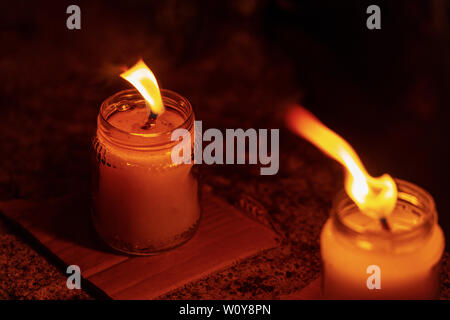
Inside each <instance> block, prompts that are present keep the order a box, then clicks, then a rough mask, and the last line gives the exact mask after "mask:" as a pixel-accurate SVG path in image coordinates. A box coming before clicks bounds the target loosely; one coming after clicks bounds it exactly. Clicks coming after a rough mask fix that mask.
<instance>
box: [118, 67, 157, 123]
mask: <svg viewBox="0 0 450 320" xmlns="http://www.w3.org/2000/svg"><path fill="white" fill-rule="evenodd" d="M120 76H121V77H122V78H124V79H125V80H127V81H128V82H130V83H131V84H132V85H133V86H134V87H135V88H136V89H137V90H138V91H139V93H140V94H141V95H142V96H143V97H144V99H145V101H147V106H148V107H149V108H150V110H149V111H150V112H151V113H153V114H155V115H159V114H161V113H163V112H164V104H163V103H162V99H161V92H160V91H159V87H158V82H157V81H156V77H155V75H154V74H153V72H152V71H151V70H150V68H149V67H147V65H146V64H145V63H144V61H142V60H139V61H138V62H137V63H136V64H135V65H134V66H133V67H131V68H130V69H128V70H127V71H125V72H123V73H122V74H121V75H120Z"/></svg>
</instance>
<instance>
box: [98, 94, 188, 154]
mask: <svg viewBox="0 0 450 320" xmlns="http://www.w3.org/2000/svg"><path fill="white" fill-rule="evenodd" d="M160 92H161V98H162V101H163V104H164V106H165V107H166V108H167V109H173V110H175V111H177V113H179V114H180V115H181V116H182V117H183V122H182V123H180V124H178V125H177V126H175V127H173V128H170V129H167V130H164V131H162V132H157V133H136V132H128V131H126V130H123V129H121V128H118V127H117V126H115V125H113V124H112V123H111V122H110V121H109V120H108V118H109V116H110V115H111V113H108V111H111V110H108V108H111V106H112V105H114V104H120V102H121V100H122V99H125V98H128V99H130V101H135V102H140V101H141V100H142V101H145V100H144V98H143V97H142V96H141V94H140V93H139V91H138V90H136V89H135V88H131V89H126V90H122V91H119V92H117V93H115V94H114V95H112V96H110V97H108V98H107V99H105V100H104V101H103V102H102V104H101V106H100V111H99V114H98V129H100V132H102V134H103V135H104V136H106V138H107V139H108V140H112V142H114V143H116V144H119V145H121V146H123V147H130V146H132V147H137V148H139V147H154V146H157V145H158V144H159V145H162V144H166V143H173V141H171V139H170V138H171V134H172V132H173V131H175V130H177V129H182V128H184V129H187V130H190V129H191V126H192V124H193V118H194V111H193V108H192V105H191V104H190V102H189V100H187V99H186V98H185V97H183V96H182V95H180V94H178V93H177V92H175V91H172V90H168V89H160ZM113 133H114V135H115V136H116V137H112V135H113ZM117 137H120V138H117ZM125 141H126V143H125ZM175 142H176V141H175Z"/></svg>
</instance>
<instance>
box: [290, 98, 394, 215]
mask: <svg viewBox="0 0 450 320" xmlns="http://www.w3.org/2000/svg"><path fill="white" fill-rule="evenodd" d="M286 120H287V124H288V127H289V128H290V129H291V130H292V131H293V132H295V133H297V134H298V135H300V136H301V137H303V138H304V139H306V140H308V141H310V142H311V143H312V144H314V145H315V146H316V147H318V148H319V149H321V150H322V151H323V152H325V154H327V155H328V156H330V157H331V158H333V159H335V160H336V161H338V162H339V163H340V164H342V165H343V166H344V167H345V168H346V169H347V170H346V178H345V191H346V192H347V194H348V196H349V197H350V198H351V199H352V200H353V201H354V202H355V203H356V205H357V206H358V207H359V209H360V210H361V211H362V212H363V213H364V214H366V215H368V216H370V217H372V218H375V219H381V218H383V217H386V216H388V215H389V214H390V213H391V212H392V210H393V209H394V207H395V204H396V202H397V186H396V184H395V182H394V180H393V179H392V177H391V176H390V175H388V174H384V175H382V176H381V177H378V178H374V177H372V176H370V175H369V174H368V173H367V171H366V169H365V168H364V166H363V164H362V162H361V160H360V159H359V157H358V155H357V154H356V152H355V150H353V148H352V147H351V146H350V145H349V144H348V143H347V142H346V141H345V140H344V139H343V138H341V137H340V136H339V135H337V134H336V133H335V132H333V131H332V130H330V129H329V128H327V127H326V126H325V125H324V124H323V123H321V122H320V120H319V119H317V118H316V117H315V116H314V115H313V114H311V113H310V112H309V111H308V110H306V109H304V108H302V107H300V106H295V107H291V108H290V109H289V110H288V112H287V117H286Z"/></svg>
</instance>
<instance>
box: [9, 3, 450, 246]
mask: <svg viewBox="0 0 450 320" xmlns="http://www.w3.org/2000/svg"><path fill="white" fill-rule="evenodd" d="M71 4H78V5H79V6H80V7H81V17H82V22H81V30H73V31H71V30H68V29H67V28H66V19H67V17H68V15H67V14H66V13H65V12H66V8H67V6H69V5H71ZM370 4H377V5H379V6H380V7H381V23H382V29H381V30H368V29H367V28H366V19H367V17H368V14H366V8H367V6H368V5H370ZM449 8H450V3H449V1H446V0H424V1H417V0H414V1H411V0H408V1H406V0H398V1H375V0H374V1H351V0H349V1H331V0H330V1H324V0H321V1H313V0H310V1H293V0H277V1H275V0H274V1H269V0H263V1H251V0H242V1H238V0H234V1H220V2H219V1H174V0H168V1H136V0H128V1H38V2H31V1H8V2H6V1H2V2H1V4H0V17H1V19H0V41H1V50H0V79H1V86H0V114H1V125H0V199H2V200H6V199H11V198H42V197H48V196H54V195H59V194H63V193H67V192H72V191H74V190H75V189H80V188H88V180H89V164H88V161H87V160H86V159H87V158H88V155H89V148H90V147H89V141H90V138H91V137H92V135H93V134H94V130H95V117H96V115H97V112H98V108H99V105H100V103H101V101H102V100H104V99H105V98H107V97H108V96H110V95H112V94H113V93H115V92H117V91H118V90H120V89H125V88H128V87H129V86H128V84H127V83H125V82H124V81H123V80H121V79H120V78H119V76H118V74H119V73H120V72H121V70H122V68H124V67H126V66H131V65H132V64H134V63H135V62H136V61H137V60H138V59H139V58H141V57H142V58H144V60H145V61H146V62H147V64H148V65H149V66H150V67H151V68H152V70H153V72H154V73H155V75H156V77H157V78H158V81H159V83H160V86H161V87H163V88H168V89H171V90H174V91H177V92H179V93H181V94H182V95H184V96H186V97H187V98H188V99H189V100H190V101H191V102H192V104H193V105H194V108H195V109H196V115H197V118H198V119H200V120H203V121H204V128H207V127H217V128H239V127H242V128H248V127H255V128H258V127H260V128H264V127H269V128H270V127H272V128H283V127H284V122H283V106H284V105H285V104H286V103H289V102H301V103H302V104H303V105H305V106H306V107H307V108H309V109H310V110H312V111H313V112H314V113H315V114H316V115H317V116H318V117H319V118H321V119H322V120H323V122H324V123H326V124H327V125H328V126H329V127H331V128H333V129H334V130H335V131H337V132H338V133H339V134H341V135H342V136H343V137H345V139H347V140H348V141H349V142H350V143H351V144H352V145H353V146H354V148H355V149H356V150H357V152H358V153H359V155H360V157H361V159H362V161H363V163H365V165H366V167H367V169H368V171H369V172H370V173H371V174H372V175H374V176H376V175H380V174H382V173H384V172H387V173H390V174H391V175H392V176H394V177H398V178H402V179H405V180H408V181H411V182H414V183H416V184H418V185H419V186H421V187H423V188H425V189H426V190H428V191H429V192H430V193H431V194H432V195H433V196H434V197H435V200H436V203H437V209H438V212H439V217H440V218H439V219H440V224H441V225H442V226H443V228H444V230H445V233H446V234H447V239H448V238H449V234H450V216H449V210H450V205H449V203H450V199H449V195H450V188H449V184H450V181H449V178H450V174H449V173H450V169H449V161H448V159H449V142H448V138H447V136H448V134H447V132H448V131H449V130H450V129H449V105H450V103H449V102H450V101H449V96H450V94H449V92H450V91H449V87H450V86H449V84H450V79H449V78H450V77H449V76H450V67H449V43H450V41H449V40H450V39H449ZM280 143H281V153H282V155H281V157H282V162H281V167H280V173H279V175H278V176H275V177H270V178H267V177H256V178H255V179H256V180H252V183H254V182H255V181H256V183H259V182H261V183H263V182H264V181H267V179H272V181H277V179H283V178H284V177H285V175H287V172H288V171H286V170H285V169H284V168H283V166H286V162H285V158H286V157H287V155H289V154H294V153H295V154H299V155H300V157H301V156H302V154H304V156H305V157H308V154H310V153H311V152H312V153H314V152H315V151H313V150H312V148H311V147H310V146H309V145H308V144H307V143H304V142H302V141H301V140H300V139H299V138H297V137H295V136H293V135H292V134H291V133H289V132H288V131H287V130H284V129H283V130H282V131H281V137H280ZM319 159H320V160H318V161H319V165H323V166H328V167H333V168H334V169H335V168H337V167H338V166H337V165H336V164H334V163H333V162H332V161H328V160H326V159H322V158H320V157H319ZM290 166H291V168H292V165H291V164H290ZM298 168H299V170H303V169H304V167H303V166H301V165H299V167H298ZM334 169H333V170H334ZM213 170H215V171H214V174H217V175H220V174H223V175H226V174H228V172H230V171H232V170H235V169H233V168H227V166H222V167H217V168H214V169H213ZM336 172H338V173H336V175H335V176H334V177H335V178H334V179H333V181H332V182H330V184H331V185H333V187H330V190H332V192H331V191H330V193H329V194H325V195H323V197H326V198H329V197H330V196H331V195H332V194H333V193H334V191H335V187H336V188H337V187H341V186H342V184H343V178H342V175H341V174H339V172H340V171H336ZM249 174H250V173H249ZM241 179H243V180H245V179H246V176H245V174H244V175H243V176H241ZM258 179H259V180H258ZM258 181H259V182H258ZM244 182H245V181H244ZM324 183H328V182H327V180H324ZM299 196H301V195H299ZM263 202H264V201H263Z"/></svg>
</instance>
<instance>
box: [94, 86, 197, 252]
mask: <svg viewBox="0 0 450 320" xmlns="http://www.w3.org/2000/svg"><path fill="white" fill-rule="evenodd" d="M161 95H162V102H163V104H164V107H165V110H164V112H162V113H161V114H159V115H158V117H157V118H155V119H151V121H150V122H149V121H148V114H149V111H148V105H147V102H146V100H144V98H143V97H142V96H141V94H140V93H138V91H136V90H135V89H131V90H125V91H122V92H119V93H117V94H116V95H114V96H112V97H110V98H108V99H107V100H105V101H104V102H103V104H102V106H101V108H100V112H99V115H98V119H97V134H96V137H95V139H94V149H95V154H96V159H97V161H96V164H95V166H94V167H95V169H96V170H95V172H96V175H95V176H94V191H93V198H94V210H93V214H92V219H93V223H94V226H95V228H96V230H97V232H98V234H99V235H100V237H101V238H102V239H103V240H104V241H105V242H106V243H107V244H108V245H110V246H111V247H113V248H115V249H117V250H119V251H123V252H126V253H131V254H155V253H158V252H160V251H163V250H167V249H170V248H173V247H176V246H178V245H180V244H182V243H184V242H185V241H187V240H188V239H190V238H191V237H192V235H193V234H194V233H195V230H196V228H197V225H198V222H199V219H200V206H199V201H198V186H197V180H196V179H195V177H194V175H193V174H192V172H191V168H192V164H185V163H179V164H176V163H173V162H172V159H171V151H172V148H173V146H174V145H175V144H176V143H177V141H172V140H171V134H172V132H173V131H174V130H175V129H177V128H184V129H186V130H188V131H189V132H190V133H191V134H193V130H194V114H193V111H192V107H191V105H190V103H189V101H187V100H186V99H185V98H183V97H182V96H180V95H178V94H176V93H174V92H172V91H169V90H161ZM193 140H194V139H192V141H193Z"/></svg>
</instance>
